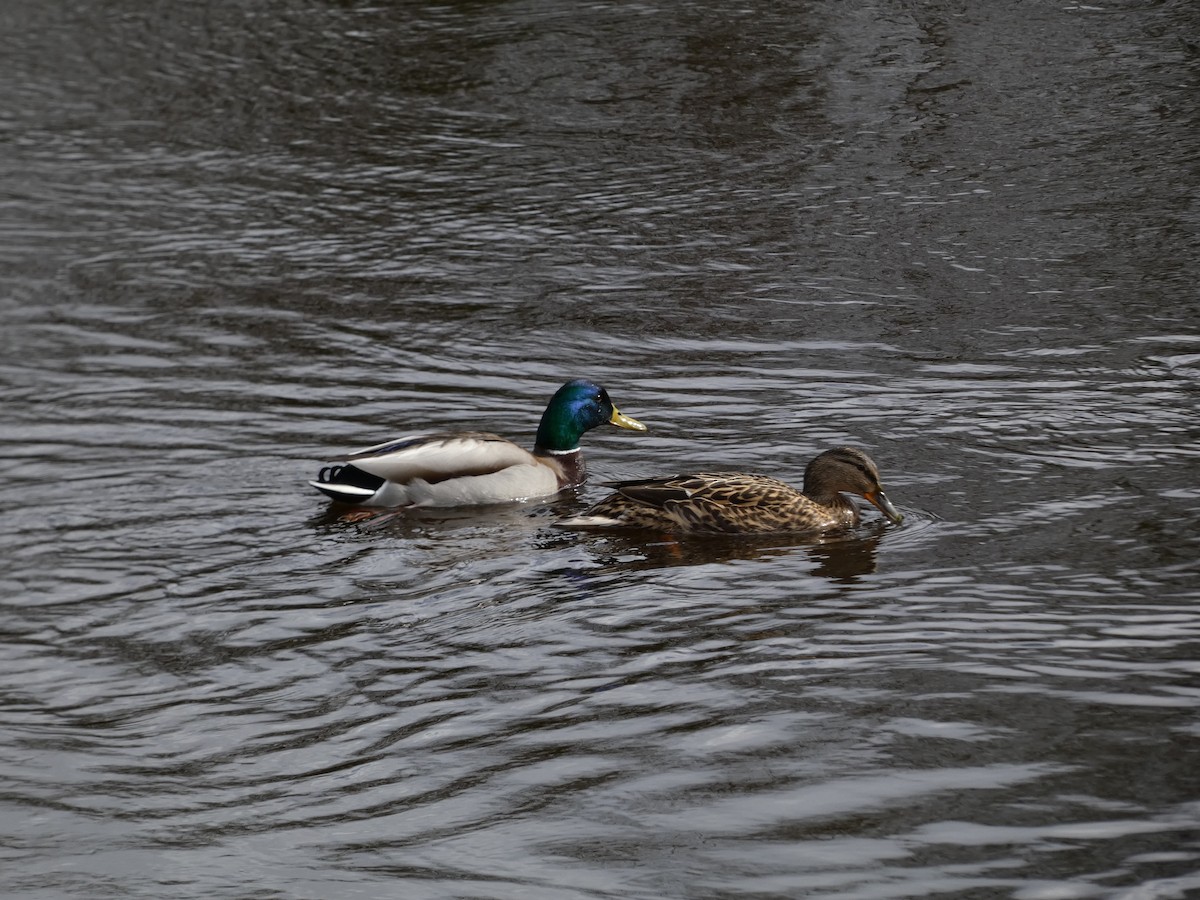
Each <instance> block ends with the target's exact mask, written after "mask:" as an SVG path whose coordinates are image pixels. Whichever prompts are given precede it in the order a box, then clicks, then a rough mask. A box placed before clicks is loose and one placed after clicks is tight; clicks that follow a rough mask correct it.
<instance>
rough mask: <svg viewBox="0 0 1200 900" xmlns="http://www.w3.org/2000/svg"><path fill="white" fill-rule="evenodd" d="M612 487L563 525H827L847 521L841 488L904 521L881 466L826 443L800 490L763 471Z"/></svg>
mask: <svg viewBox="0 0 1200 900" xmlns="http://www.w3.org/2000/svg"><path fill="white" fill-rule="evenodd" d="M613 486H614V487H615V488H616V489H617V490H616V493H614V494H612V495H611V496H609V497H607V498H605V499H604V500H601V501H600V502H599V503H597V504H596V505H595V506H593V507H592V508H591V509H589V510H588V511H587V512H586V513H584V514H583V515H582V516H577V517H575V518H572V519H566V520H564V521H563V522H561V523H559V524H561V525H563V526H565V527H568V528H645V529H654V530H657V531H667V532H692V533H701V534H704V533H707V534H769V533H772V532H805V531H827V530H829V529H831V528H839V527H842V526H846V525H853V524H855V523H856V522H857V521H858V508H857V507H856V506H855V505H854V504H853V503H852V502H851V501H850V500H849V499H847V498H846V497H843V496H842V491H845V492H847V493H851V494H858V495H859V496H860V497H865V498H866V499H867V500H868V501H869V502H871V503H873V504H874V505H875V506H876V507H878V508H879V511H880V512H882V513H883V514H884V515H885V516H887V517H888V518H889V519H891V521H893V522H895V523H896V524H899V523H900V522H901V521H902V520H903V518H904V517H903V516H902V515H900V513H899V511H898V510H897V509H896V507H894V506H892V503H891V501H890V500H888V498H887V496H886V495H885V494H884V493H883V488H882V486H880V484H879V470H878V469H876V468H875V463H873V462H872V461H871V458H870V457H869V456H867V454H865V453H863V452H862V451H861V450H855V449H854V448H853V447H839V448H837V449H836V450H826V451H825V452H824V453H822V454H821V455H820V456H818V457H816V458H815V459H813V461H812V462H810V463H809V464H808V468H806V469H805V470H804V490H803V491H798V490H796V489H795V488H794V487H791V486H790V485H787V484H784V483H783V482H782V481H779V480H777V479H775V478H769V477H767V476H766V475H744V474H742V473H740V472H697V473H695V474H692V475H670V476H667V477H663V478H647V479H645V480H640V481H622V482H617V483H616V484H614V485H613Z"/></svg>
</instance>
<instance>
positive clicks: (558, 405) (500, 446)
mask: <svg viewBox="0 0 1200 900" xmlns="http://www.w3.org/2000/svg"><path fill="white" fill-rule="evenodd" d="M605 422H608V423H610V424H612V425H617V426H619V427H621V428H628V429H630V430H631V431H645V430H646V426H645V425H643V424H642V423H641V422H639V421H637V420H636V419H631V418H630V417H629V416H626V415H622V414H621V413H619V412H617V408H616V407H615V406H613V405H612V401H611V400H609V399H608V393H607V392H606V391H605V390H604V388H602V387H600V386H599V385H596V384H592V382H590V381H585V380H584V379H582V378H578V379H576V380H574V381H568V382H567V383H566V384H564V385H563V386H562V387H560V388H559V389H558V391H557V392H556V393H555V394H554V396H553V397H551V398H550V402H549V404H547V406H546V410H545V412H543V413H542V421H541V424H540V425H539V426H538V431H537V437H536V438H535V439H534V443H533V452H532V453H530V452H529V451H528V450H525V449H523V448H521V447H518V446H517V445H516V444H514V443H512V442H511V441H507V440H505V439H504V438H502V437H500V436H499V435H495V434H486V433H483V432H478V431H465V432H443V433H438V434H421V435H410V436H408V437H402V438H397V439H396V440H392V441H387V442H386V443H383V444H377V445H376V446H374V447H367V448H366V449H364V450H357V451H355V452H353V453H350V454H349V455H347V456H344V457H342V458H340V459H337V460H333V461H331V463H330V464H329V465H327V466H325V467H324V468H323V469H321V472H320V474H319V475H318V476H317V480H316V481H310V482H309V484H311V485H312V486H313V487H315V488H316V489H317V490H319V491H321V492H322V493H324V494H326V495H328V496H329V497H332V498H333V499H334V500H340V501H341V502H343V503H355V504H359V505H362V506H472V505H475V504H482V503H505V502H509V501H513V500H528V499H531V498H534V497H547V496H550V495H551V494H555V493H558V491H560V490H562V489H563V488H567V487H575V486H577V485H580V484H583V482H584V480H585V479H586V478H587V471H586V469H585V468H584V465H583V454H582V453H581V451H580V449H579V439H580V438H581V437H582V436H583V433H584V432H585V431H587V430H589V429H591V428H595V427H596V426H597V425H603V424H604V423H605Z"/></svg>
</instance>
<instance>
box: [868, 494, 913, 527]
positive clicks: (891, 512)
mask: <svg viewBox="0 0 1200 900" xmlns="http://www.w3.org/2000/svg"><path fill="white" fill-rule="evenodd" d="M863 496H865V497H866V498H867V501H868V502H869V503H870V504H871V505H872V506H874V507H875V508H876V509H878V510H879V511H880V512H881V513H883V514H884V515H885V516H887V518H888V519H889V520H890V521H891V522H892V524H893V525H899V524H900V523H901V522H903V521H904V514H903V513H901V512H900V510H898V509H896V507H895V506H894V505H893V504H892V501H891V500H889V499H888V498H887V494H885V493H884V492H883V491H875V492H874V493H871V494H864V495H863Z"/></svg>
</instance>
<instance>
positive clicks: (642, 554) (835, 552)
mask: <svg viewBox="0 0 1200 900" xmlns="http://www.w3.org/2000/svg"><path fill="white" fill-rule="evenodd" d="M864 531H865V532H866V533H865V534H864V533H863V532H864ZM885 531H887V526H886V525H884V524H883V523H882V522H872V523H870V524H869V525H867V526H864V528H859V529H855V530H854V531H845V532H839V533H836V534H835V533H830V534H822V535H796V536H792V535H711V534H706V535H691V536H689V537H688V539H687V540H680V539H676V538H671V537H664V536H659V535H655V536H654V537H653V539H652V540H646V539H645V535H638V534H637V533H636V532H633V531H616V530H614V531H611V532H606V533H605V534H604V536H603V538H596V539H593V540H589V541H588V550H589V552H590V553H591V554H592V555H593V557H594V558H595V560H596V562H597V564H598V566H599V573H597V572H595V571H591V572H588V573H587V576H588V577H595V575H596V574H603V573H604V572H608V571H618V570H620V571H625V572H629V571H639V570H643V569H659V568H673V567H677V566H701V565H708V564H710V563H727V562H737V561H739V560H772V559H780V558H782V557H785V556H788V555H790V554H795V553H804V554H805V555H806V556H807V557H808V558H809V559H810V560H812V561H813V563H815V567H814V568H813V569H812V570H811V573H810V574H812V575H815V576H818V577H821V578H828V579H830V580H831V581H838V582H852V581H854V580H855V579H857V578H858V577H860V576H862V575H870V574H871V573H872V572H874V571H875V569H876V548H877V547H878V546H879V541H880V539H881V538H882V537H883V534H884V532H885ZM631 557H639V558H631Z"/></svg>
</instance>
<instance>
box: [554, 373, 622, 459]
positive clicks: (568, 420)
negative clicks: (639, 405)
mask: <svg viewBox="0 0 1200 900" xmlns="http://www.w3.org/2000/svg"><path fill="white" fill-rule="evenodd" d="M605 422H607V423H609V424H610V425H616V426H618V427H619V428H628V429H629V430H630V431H645V430H646V426H645V425H643V424H642V423H641V422H639V421H638V420H637V419H631V418H629V416H626V415H623V414H621V413H619V412H617V408H616V407H615V406H613V404H612V401H611V400H609V399H608V392H607V391H605V390H604V388H602V387H600V385H598V384H593V383H592V382H590V381H587V380H585V379H583V378H576V379H575V380H574V381H568V382H567V383H566V384H564V385H563V386H562V387H560V388H559V389H558V390H557V391H556V392H555V393H554V396H553V397H551V398H550V402H549V403H548V404H547V405H546V411H545V412H544V413H542V423H541V425H539V426H538V432H537V440H536V441H535V445H536V446H535V449H537V450H549V451H552V452H558V453H565V452H567V451H570V450H578V449H579V439H580V438H581V437H583V433H584V432H585V431H588V430H590V429H592V428H595V427H596V426H597V425H603V424H604V423H605Z"/></svg>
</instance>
